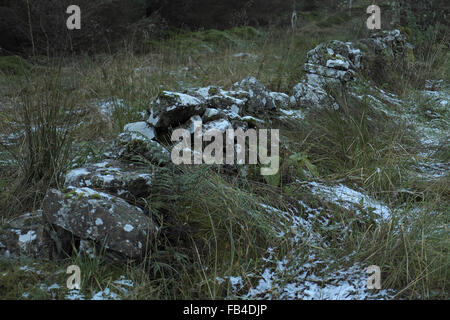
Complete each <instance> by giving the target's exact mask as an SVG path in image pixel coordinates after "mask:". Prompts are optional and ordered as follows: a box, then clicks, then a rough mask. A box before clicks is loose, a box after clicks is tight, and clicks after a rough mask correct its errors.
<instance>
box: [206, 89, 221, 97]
mask: <svg viewBox="0 0 450 320" xmlns="http://www.w3.org/2000/svg"><path fill="white" fill-rule="evenodd" d="M219 93H220V90H219V88H217V87H211V88H209V90H208V94H209V95H210V96H215V95H218V94H219Z"/></svg>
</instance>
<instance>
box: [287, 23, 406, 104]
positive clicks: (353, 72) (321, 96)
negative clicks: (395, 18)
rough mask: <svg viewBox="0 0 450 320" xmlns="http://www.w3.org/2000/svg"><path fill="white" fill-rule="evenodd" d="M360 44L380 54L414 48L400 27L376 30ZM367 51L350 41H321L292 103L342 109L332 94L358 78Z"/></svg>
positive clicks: (338, 93) (343, 89) (306, 66)
mask: <svg viewBox="0 0 450 320" xmlns="http://www.w3.org/2000/svg"><path fill="white" fill-rule="evenodd" d="M358 44H359V47H364V46H367V47H369V48H371V49H372V50H373V51H375V52H376V53H377V54H382V51H383V50H384V51H386V52H384V54H388V55H390V56H394V57H396V56H397V55H398V53H404V52H406V51H407V50H409V49H410V48H411V46H410V45H409V44H408V43H407V41H406V38H405V37H404V36H403V35H401V34H400V31H398V30H394V31H390V32H387V31H384V32H381V33H376V34H374V35H372V36H371V37H370V38H368V39H364V40H361V41H360V42H359V43H358ZM366 49H367V48H366ZM364 52H368V51H367V50H366V51H364ZM364 54H365V53H363V51H362V50H361V49H360V48H357V47H356V44H353V43H351V42H342V41H337V40H332V41H328V42H325V43H321V44H319V45H318V46H317V47H315V48H314V49H312V50H311V51H309V52H308V53H307V60H306V63H305V64H304V66H303V70H304V71H305V76H304V77H303V78H302V79H301V82H300V83H298V84H297V85H296V86H295V87H294V88H293V95H292V97H291V99H290V103H291V105H294V106H296V107H298V106H299V107H301V108H306V109H311V108H312V109H317V108H324V107H326V108H332V109H339V104H338V103H337V101H336V100H335V98H334V97H333V94H332V93H334V94H337V95H340V94H341V93H342V91H345V90H347V89H348V86H349V85H348V83H351V81H352V80H354V79H355V77H356V76H357V75H358V73H359V72H360V71H361V69H362V68H363V64H365V62H364V61H365V60H367V56H365V55H364Z"/></svg>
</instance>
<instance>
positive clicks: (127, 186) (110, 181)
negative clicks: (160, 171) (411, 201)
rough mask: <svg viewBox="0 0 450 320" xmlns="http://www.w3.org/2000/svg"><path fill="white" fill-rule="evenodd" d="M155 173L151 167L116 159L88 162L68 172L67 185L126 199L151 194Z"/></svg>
mask: <svg viewBox="0 0 450 320" xmlns="http://www.w3.org/2000/svg"><path fill="white" fill-rule="evenodd" d="M153 177H154V173H153V172H151V171H150V169H149V168H146V167H143V166H137V165H134V164H132V163H125V162H120V161H116V160H105V161H103V162H98V163H91V164H87V165H86V166H84V167H83V168H77V169H73V170H71V171H69V172H68V173H67V174H66V180H65V184H64V185H65V186H66V187H70V186H72V187H78V188H83V187H88V188H94V189H102V190H106V191H108V192H113V193H115V194H118V195H119V196H120V197H123V198H126V199H133V198H136V197H145V196H147V195H149V193H150V190H151V183H152V179H153Z"/></svg>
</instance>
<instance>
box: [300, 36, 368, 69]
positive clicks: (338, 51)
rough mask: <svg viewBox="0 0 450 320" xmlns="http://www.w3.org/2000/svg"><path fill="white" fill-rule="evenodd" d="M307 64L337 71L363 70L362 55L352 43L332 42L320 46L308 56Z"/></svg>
mask: <svg viewBox="0 0 450 320" xmlns="http://www.w3.org/2000/svg"><path fill="white" fill-rule="evenodd" d="M306 57H307V61H306V63H307V64H313V65H319V66H323V67H327V68H330V69H335V70H343V71H346V70H354V71H357V70H358V69H359V68H361V59H362V53H361V50H359V49H357V48H355V47H354V46H353V44H352V43H351V42H342V41H338V40H332V41H328V42H325V43H321V44H319V45H318V46H317V47H315V48H314V49H312V50H311V51H309V52H308V53H307V54H306Z"/></svg>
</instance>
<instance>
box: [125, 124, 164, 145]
mask: <svg viewBox="0 0 450 320" xmlns="http://www.w3.org/2000/svg"><path fill="white" fill-rule="evenodd" d="M123 131H125V132H131V133H135V132H136V133H139V134H142V135H143V136H144V137H146V138H148V139H149V140H152V139H153V138H154V137H155V135H156V134H155V129H154V128H152V127H150V126H149V125H148V124H147V122H145V121H140V122H134V123H128V124H127V125H125V127H124V128H123Z"/></svg>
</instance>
